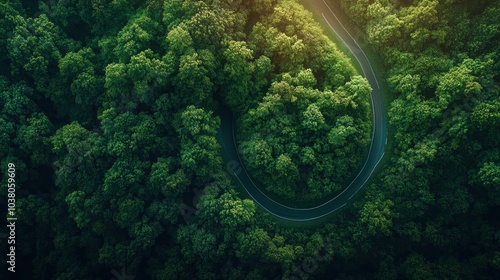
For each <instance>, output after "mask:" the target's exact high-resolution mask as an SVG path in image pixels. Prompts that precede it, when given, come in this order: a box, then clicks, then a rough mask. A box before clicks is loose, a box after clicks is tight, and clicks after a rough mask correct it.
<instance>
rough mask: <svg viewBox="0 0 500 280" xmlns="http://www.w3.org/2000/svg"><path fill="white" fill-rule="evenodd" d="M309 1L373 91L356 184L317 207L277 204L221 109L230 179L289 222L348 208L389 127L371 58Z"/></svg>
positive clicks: (322, 5) (319, 1)
mask: <svg viewBox="0 0 500 280" xmlns="http://www.w3.org/2000/svg"><path fill="white" fill-rule="evenodd" d="M308 1H310V2H311V3H312V4H313V9H314V11H313V12H315V13H321V16H322V17H323V18H324V19H325V20H326V22H327V23H328V25H329V26H330V28H331V29H332V30H333V31H334V32H335V33H336V34H337V36H338V37H339V38H340V39H341V40H342V41H343V43H344V44H345V45H346V46H347V47H348V48H349V50H350V51H351V52H352V53H353V55H354V57H355V58H356V60H357V62H358V63H359V65H360V66H361V69H362V71H363V75H364V77H365V78H366V79H367V80H368V82H369V83H370V85H371V87H372V88H373V92H372V94H371V105H372V116H373V128H372V141H371V144H370V150H369V153H368V156H367V159H366V161H365V163H364V165H363V167H362V169H361V170H360V171H359V173H358V175H357V176H356V177H355V178H354V180H353V181H352V182H351V183H350V184H349V185H348V186H347V187H346V188H345V189H344V190H343V191H342V192H341V193H340V194H339V195H337V196H336V197H334V198H332V199H331V200H329V201H327V202H325V203H323V204H321V205H317V206H315V207H311V208H293V207H288V206H286V205H283V204H280V203H278V202H276V201H274V200H273V199H271V198H270V197H268V196H267V195H266V194H265V193H264V192H263V191H261V190H260V189H259V187H258V186H257V185H256V184H255V183H254V182H253V181H252V179H251V178H250V176H249V174H248V173H247V171H246V169H245V168H244V165H243V163H242V161H241V158H240V155H239V154H238V148H237V145H236V140H235V136H234V119H233V114H232V112H231V111H230V110H229V108H227V107H226V108H222V109H221V110H220V112H219V115H220V117H221V129H220V131H219V137H218V138H219V141H220V142H221V146H222V150H223V155H224V160H225V162H226V164H227V167H228V168H227V169H228V171H229V172H230V173H231V175H234V176H236V178H237V180H238V181H239V182H240V183H241V185H242V186H243V187H244V188H245V190H246V191H247V193H248V194H249V195H250V196H251V197H252V198H253V199H254V201H255V202H256V203H257V204H258V205H259V206H260V207H261V208H262V209H264V210H265V211H267V212H269V213H270V214H272V215H275V216H276V217H279V218H281V219H284V220H289V221H311V220H314V219H318V218H321V217H323V216H326V215H328V214H330V213H332V212H334V211H336V210H338V209H340V208H342V207H343V206H345V205H346V204H347V203H348V202H349V200H350V199H351V198H352V197H353V196H354V195H355V194H356V193H357V192H358V191H359V190H360V189H361V188H362V187H363V186H364V185H365V183H366V182H367V181H368V179H369V178H370V177H371V176H372V174H373V171H374V170H375V168H376V167H377V165H378V163H379V162H380V160H381V159H382V157H383V156H384V153H385V146H386V144H387V125H386V117H385V112H384V106H383V102H382V93H381V91H380V87H379V85H378V81H377V78H376V77H375V73H374V71H373V69H372V66H371V64H370V61H369V60H368V57H367V56H366V55H365V53H364V52H363V50H362V49H361V47H360V46H359V44H358V43H357V42H356V41H355V40H354V38H353V37H352V36H351V35H350V34H349V32H348V31H347V30H346V29H345V28H344V26H343V25H342V23H341V22H340V21H339V19H338V18H337V16H336V15H335V14H334V13H333V11H332V9H331V8H330V7H329V6H328V4H327V3H326V2H325V1H324V0H308Z"/></svg>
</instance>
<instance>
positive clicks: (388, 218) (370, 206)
mask: <svg viewBox="0 0 500 280" xmlns="http://www.w3.org/2000/svg"><path fill="white" fill-rule="evenodd" d="M392 206H394V203H393V202H392V201H391V200H390V199H386V198H385V197H384V195H383V193H381V192H377V193H375V194H372V193H369V194H367V199H366V203H365V205H364V206H363V208H362V209H361V210H360V215H361V222H362V223H364V224H365V225H366V227H367V228H368V233H370V234H372V235H377V234H383V235H390V233H391V231H392V222H393V221H392V219H393V217H394V214H393V213H392V210H391V208H392Z"/></svg>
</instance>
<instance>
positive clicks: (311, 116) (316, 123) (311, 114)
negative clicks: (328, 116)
mask: <svg viewBox="0 0 500 280" xmlns="http://www.w3.org/2000/svg"><path fill="white" fill-rule="evenodd" d="M302 116H303V120H302V126H303V127H304V128H306V129H310V130H313V131H314V130H318V129H321V127H322V126H323V125H324V124H325V118H324V117H323V114H321V111H320V109H319V107H318V106H317V105H316V104H311V105H309V106H308V107H307V109H306V110H305V111H304V113H302Z"/></svg>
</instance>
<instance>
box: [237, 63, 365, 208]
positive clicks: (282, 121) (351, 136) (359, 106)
mask: <svg viewBox="0 0 500 280" xmlns="http://www.w3.org/2000/svg"><path fill="white" fill-rule="evenodd" d="M314 84H316V81H315V78H314V76H313V74H312V72H311V71H310V70H303V71H300V72H299V74H298V75H297V76H292V75H291V74H289V73H284V74H282V81H276V82H274V83H273V84H272V86H271V88H270V90H269V92H268V94H267V95H266V96H265V97H264V98H263V99H262V102H260V103H259V104H258V105H257V107H256V108H255V109H250V110H249V111H248V113H247V114H246V115H244V117H243V118H242V127H243V128H242V132H243V133H244V135H243V139H245V140H244V141H243V142H242V143H241V152H242V155H243V159H244V160H245V161H246V164H247V167H249V169H250V170H251V171H252V173H253V174H256V175H255V176H256V178H258V180H259V181H260V182H261V183H262V185H263V186H266V188H267V190H268V191H270V192H273V193H276V194H279V195H280V196H283V197H286V198H288V199H292V200H293V199H298V197H300V200H301V201H303V200H312V199H314V198H320V197H322V196H324V195H327V194H331V193H332V192H334V191H337V190H338V188H339V186H340V184H341V182H342V180H343V178H345V177H344V175H345V174H348V173H350V172H354V170H352V169H354V168H355V166H356V165H357V164H359V161H360V158H359V157H356V156H354V158H353V155H360V154H363V152H362V150H363V149H365V148H366V147H367V145H368V143H369V138H368V137H369V127H370V124H369V122H368V121H369V118H368V117H369V115H370V114H369V109H370V108H369V105H368V98H369V95H370V93H371V87H370V86H369V84H368V83H367V82H366V80H365V79H363V78H361V77H359V76H354V77H353V78H352V80H351V81H349V82H348V83H346V84H345V85H343V86H341V87H339V88H338V89H337V90H336V91H335V92H331V91H329V90H326V91H323V92H322V91H319V90H316V89H312V88H310V87H312V86H314Z"/></svg>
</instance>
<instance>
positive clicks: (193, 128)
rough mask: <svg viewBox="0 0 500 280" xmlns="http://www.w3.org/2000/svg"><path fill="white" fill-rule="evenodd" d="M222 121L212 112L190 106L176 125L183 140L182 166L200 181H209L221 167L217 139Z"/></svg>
mask: <svg viewBox="0 0 500 280" xmlns="http://www.w3.org/2000/svg"><path fill="white" fill-rule="evenodd" d="M219 125H220V120H219V119H218V118H214V117H212V113H211V112H205V111H204V110H203V109H200V108H196V107H194V106H188V107H187V108H186V110H185V111H184V112H182V113H181V115H180V118H179V121H178V122H177V123H176V124H175V127H176V131H177V133H178V134H179V137H180V139H181V166H182V167H183V168H184V169H185V170H187V171H189V172H190V174H195V175H196V176H198V179H200V180H207V179H209V178H208V177H209V175H210V174H212V173H213V172H214V171H215V170H217V168H218V167H219V166H220V165H221V163H222V159H221V157H220V145H219V143H218V142H217V140H216V139H215V135H216V133H217V129H218V126H219Z"/></svg>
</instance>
